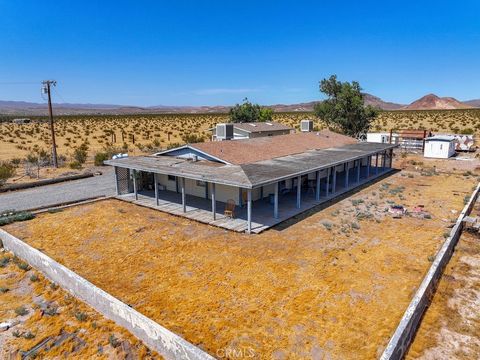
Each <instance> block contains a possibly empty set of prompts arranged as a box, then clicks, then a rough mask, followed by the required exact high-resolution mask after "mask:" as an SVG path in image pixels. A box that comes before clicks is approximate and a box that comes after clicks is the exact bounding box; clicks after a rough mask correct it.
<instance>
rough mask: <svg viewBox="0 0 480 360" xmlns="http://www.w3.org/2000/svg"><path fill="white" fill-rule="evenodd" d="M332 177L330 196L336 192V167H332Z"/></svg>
mask: <svg viewBox="0 0 480 360" xmlns="http://www.w3.org/2000/svg"><path fill="white" fill-rule="evenodd" d="M332 170H333V177H332V194H335V193H336V192H337V166H336V165H335V166H334V167H332Z"/></svg>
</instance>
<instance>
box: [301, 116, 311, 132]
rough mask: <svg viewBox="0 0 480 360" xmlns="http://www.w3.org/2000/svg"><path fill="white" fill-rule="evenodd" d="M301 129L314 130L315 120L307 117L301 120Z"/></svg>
mask: <svg viewBox="0 0 480 360" xmlns="http://www.w3.org/2000/svg"><path fill="white" fill-rule="evenodd" d="M300 131H301V132H310V131H313V120H309V119H305V120H302V121H300Z"/></svg>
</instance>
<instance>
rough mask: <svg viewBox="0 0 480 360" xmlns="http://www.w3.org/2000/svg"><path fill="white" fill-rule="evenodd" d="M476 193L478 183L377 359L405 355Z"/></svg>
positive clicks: (475, 197) (477, 192)
mask: <svg viewBox="0 0 480 360" xmlns="http://www.w3.org/2000/svg"><path fill="white" fill-rule="evenodd" d="M479 192H480V183H479V184H478V186H477V187H476V188H475V190H474V191H473V193H472V195H471V197H470V200H469V201H468V203H467V204H466V205H465V207H464V208H463V210H462V212H461V213H460V215H459V216H458V219H457V222H456V223H455V226H454V227H453V228H452V230H451V232H450V236H449V237H448V238H447V239H446V240H445V242H444V243H443V245H442V248H441V249H440V251H439V252H438V253H437V255H436V257H435V260H434V261H433V263H432V265H431V267H430V269H429V271H428V273H427V275H426V276H425V278H424V279H423V281H422V283H421V284H420V287H419V288H418V290H417V292H416V293H415V296H414V297H413V299H412V301H411V302H410V304H409V306H408V308H407V310H406V311H405V313H404V315H403V317H402V319H401V320H400V324H399V325H398V327H397V329H396V330H395V333H394V334H393V336H392V337H391V339H390V341H389V343H388V345H387V347H386V348H385V351H384V352H383V354H382V356H381V358H380V359H381V360H397V359H403V358H404V357H405V355H406V353H407V351H408V348H409V347H410V345H411V343H412V341H413V339H414V337H415V333H416V332H417V329H418V327H419V325H420V322H421V320H422V317H423V314H424V312H425V310H426V308H427V307H428V306H429V305H430V301H431V298H432V296H433V294H434V292H435V289H436V287H437V284H438V282H439V281H440V278H441V277H442V274H443V270H444V269H445V266H446V265H447V264H448V262H449V261H450V258H451V257H452V253H453V250H454V248H455V245H456V244H457V242H458V239H459V238H460V234H461V232H462V228H463V218H464V217H465V216H468V214H470V212H471V211H472V209H473V206H474V204H475V202H476V201H477V199H478V196H479Z"/></svg>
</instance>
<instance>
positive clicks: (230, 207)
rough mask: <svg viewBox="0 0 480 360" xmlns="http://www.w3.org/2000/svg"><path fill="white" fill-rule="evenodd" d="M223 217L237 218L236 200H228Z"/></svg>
mask: <svg viewBox="0 0 480 360" xmlns="http://www.w3.org/2000/svg"><path fill="white" fill-rule="evenodd" d="M223 215H225V216H226V217H229V218H232V219H233V218H234V217H235V200H233V199H228V200H227V203H226V204H225V210H224V211H223Z"/></svg>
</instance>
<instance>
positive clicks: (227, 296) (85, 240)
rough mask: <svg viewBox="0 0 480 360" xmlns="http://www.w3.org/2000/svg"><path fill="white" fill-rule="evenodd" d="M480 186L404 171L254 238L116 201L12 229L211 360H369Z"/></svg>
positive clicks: (457, 177) (466, 178)
mask: <svg viewBox="0 0 480 360" xmlns="http://www.w3.org/2000/svg"><path fill="white" fill-rule="evenodd" d="M476 181H477V178H476V177H475V176H471V175H466V174H463V175H462V174H460V173H458V174H439V175H434V174H433V175H432V173H429V174H428V176H427V175H425V176H423V175H421V174H420V172H419V171H403V172H399V173H396V174H394V175H392V176H389V177H386V178H385V179H383V180H381V181H379V182H377V183H375V184H373V185H370V186H368V187H366V188H363V189H362V190H360V191H359V192H357V193H355V194H353V195H351V196H349V197H346V198H344V199H343V200H341V201H338V202H336V203H334V204H332V205H331V206H328V207H325V208H324V209H322V210H319V209H316V210H315V211H310V212H308V213H307V214H306V215H302V216H298V217H296V218H294V219H291V220H290V221H289V222H288V223H287V224H283V225H282V226H281V227H277V228H276V229H275V228H274V229H271V230H268V231H265V232H264V233H262V234H259V235H250V236H249V235H246V234H239V233H233V232H229V231H226V230H223V229H219V228H215V227H212V226H207V225H203V224H199V223H196V222H194V221H190V220H188V219H185V218H181V217H175V216H172V215H169V214H165V213H162V212H158V211H155V210H152V209H147V208H142V207H140V206H136V205H133V204H129V203H125V202H122V201H119V200H105V201H101V202H97V203H93V204H89V205H83V206H77V207H72V208H70V209H68V210H67V209H66V210H64V211H62V212H58V213H54V214H48V213H46V214H44V215H40V216H38V217H37V218H35V219H33V220H31V221H27V222H22V223H15V224H11V225H8V226H6V227H5V230H7V231H9V232H11V233H12V234H14V235H15V236H18V237H19V238H21V239H23V240H24V241H26V242H28V243H29V244H31V245H32V246H34V247H35V248H37V249H39V250H40V251H43V252H45V253H46V254H48V255H49V256H51V257H53V258H54V259H56V260H57V261H59V262H61V263H62V264H64V265H66V266H67V267H68V268H70V269H72V270H73V271H75V272H77V273H78V274H80V275H81V276H83V277H85V278H86V279H88V280H89V281H91V282H93V283H94V284H96V285H97V286H99V287H101V288H103V289H104V290H106V291H107V292H109V293H110V294H112V295H113V296H115V297H117V298H119V299H121V300H122V301H124V302H126V303H128V304H130V305H131V306H133V308H135V309H137V310H138V311H140V312H142V313H143V314H145V315H146V316H148V317H150V318H152V319H153V320H155V321H157V322H158V323H159V324H161V325H163V326H165V327H167V328H168V329H170V330H172V331H174V332H175V333H177V334H179V335H180V336H182V337H183V338H185V339H186V340H188V341H190V342H192V343H193V344H195V345H197V346H199V347H201V348H202V349H204V350H205V351H207V352H209V353H210V354H212V355H214V356H221V355H223V354H225V352H226V351H227V350H228V349H233V350H235V351H239V352H243V354H245V353H247V354H248V355H251V354H252V353H254V355H255V358H259V359H260V358H262V359H263V358H273V359H301V358H302V359H303V358H312V357H313V358H324V357H325V358H335V359H359V358H364V359H371V358H374V357H377V356H379V355H380V354H381V352H382V351H383V348H384V347H385V345H386V343H387V342H388V340H389V338H390V336H391V334H392V333H393V331H394V329H395V328H396V326H397V325H398V322H399V320H400V318H401V317H402V315H403V312H404V311H405V309H406V307H407V305H408V303H409V302H410V300H411V297H412V295H413V294H414V292H415V291H416V288H417V286H418V285H419V284H420V282H421V280H422V278H423V276H424V275H425V273H426V271H427V270H428V268H429V266H430V265H431V260H432V257H433V256H434V255H435V253H436V252H437V251H438V249H439V248H440V246H441V244H442V243H443V241H444V234H445V232H446V231H449V229H448V226H449V225H450V224H451V221H452V220H454V219H456V217H457V216H458V212H459V211H460V210H461V209H462V208H463V206H464V197H465V196H466V195H469V194H470V193H471V191H472V187H473V185H474V184H475V183H476ZM393 203H397V204H402V205H404V206H406V207H407V208H409V209H412V208H413V207H415V206H417V205H419V204H421V205H424V209H425V210H426V211H427V212H428V214H429V215H430V216H419V217H413V216H407V217H403V218H400V219H393V218H392V217H391V216H390V215H389V214H388V212H386V209H387V208H388V206H389V205H390V204H393ZM280 210H281V205H280ZM253 216H255V208H254V209H253ZM237 354H238V352H237Z"/></svg>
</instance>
